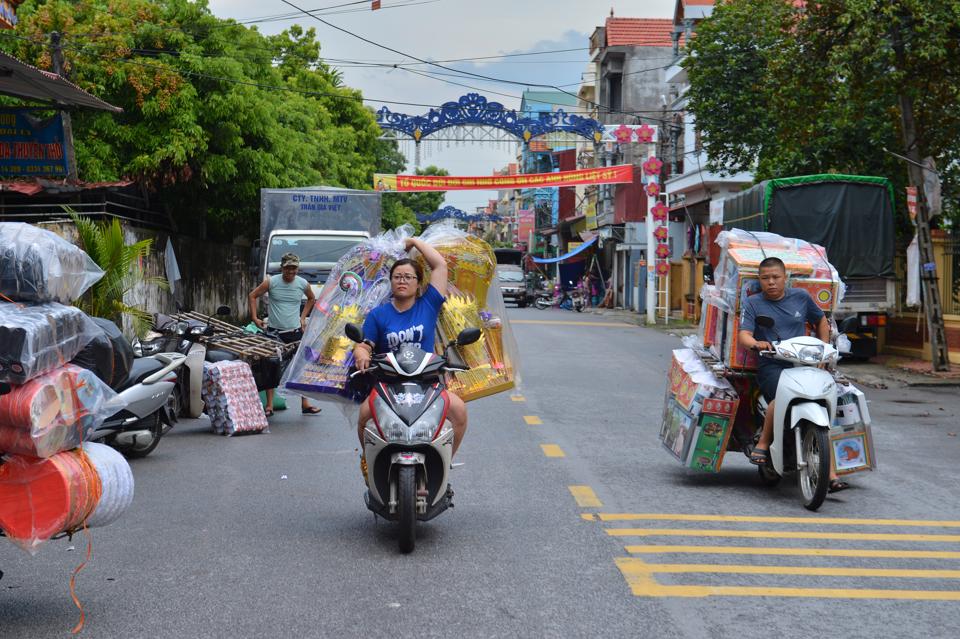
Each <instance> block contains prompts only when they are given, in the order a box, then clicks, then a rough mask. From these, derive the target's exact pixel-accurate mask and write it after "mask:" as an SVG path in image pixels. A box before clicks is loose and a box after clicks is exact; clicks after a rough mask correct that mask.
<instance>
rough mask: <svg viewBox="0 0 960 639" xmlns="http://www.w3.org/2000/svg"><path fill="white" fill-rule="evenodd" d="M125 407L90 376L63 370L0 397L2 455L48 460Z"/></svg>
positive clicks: (67, 368)
mask: <svg viewBox="0 0 960 639" xmlns="http://www.w3.org/2000/svg"><path fill="white" fill-rule="evenodd" d="M125 406H126V403H125V402H124V401H123V400H122V399H121V398H120V396H119V395H117V394H116V393H115V392H114V391H113V389H111V388H110V387H109V386H107V385H106V384H104V383H103V382H102V381H100V379H99V378H97V376H96V375H94V374H93V373H92V372H90V371H88V370H85V369H82V368H80V367H78V366H74V365H72V364H67V365H66V366H63V367H61V368H58V369H56V370H54V371H51V372H49V373H45V374H43V375H41V376H39V377H35V378H34V379H32V380H30V381H29V382H27V383H26V384H23V385H22V386H14V387H13V388H12V390H11V392H10V393H8V394H6V395H0V453H16V454H20V455H30V456H34V457H50V456H52V455H55V454H56V453H59V452H60V451H63V450H68V449H71V448H76V447H77V446H79V445H80V443H81V442H83V441H84V440H85V439H87V437H89V436H90V434H91V433H92V432H93V431H94V430H95V429H96V428H97V427H98V426H99V425H100V424H102V423H103V420H105V419H106V418H108V417H110V416H111V415H114V414H116V413H117V412H119V411H120V410H122V409H123V408H124V407H125Z"/></svg>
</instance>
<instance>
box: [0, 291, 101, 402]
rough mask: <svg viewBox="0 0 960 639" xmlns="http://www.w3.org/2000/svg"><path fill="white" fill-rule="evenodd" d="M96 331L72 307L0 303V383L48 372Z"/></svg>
mask: <svg viewBox="0 0 960 639" xmlns="http://www.w3.org/2000/svg"><path fill="white" fill-rule="evenodd" d="M100 332H101V331H100V329H99V328H98V327H97V325H96V324H95V323H94V322H93V320H91V319H90V318H89V317H87V315H86V314H84V313H83V311H81V310H80V309H78V308H75V307H73V306H64V305H62V304H58V303H56V302H48V303H46V304H35V305H23V304H11V303H7V302H0V381H5V382H9V383H11V384H23V383H25V382H27V381H28V380H30V379H33V378H34V377H37V376H38V375H42V374H44V373H46V372H49V371H52V370H53V369H55V368H57V367H59V366H61V365H63V364H65V363H66V362H69V361H70V360H72V359H73V358H74V357H76V356H77V354H78V353H79V352H80V350H81V349H82V348H83V347H84V346H86V345H87V343H88V342H89V341H90V340H92V339H93V338H94V337H96V336H97V335H98V334H100Z"/></svg>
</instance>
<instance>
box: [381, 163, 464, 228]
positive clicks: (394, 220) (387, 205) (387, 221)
mask: <svg viewBox="0 0 960 639" xmlns="http://www.w3.org/2000/svg"><path fill="white" fill-rule="evenodd" d="M400 158H401V160H402V158H403V156H402V155H401V156H400ZM403 168H404V167H402V166H401V168H400V169H399V171H402V170H403ZM399 171H393V170H391V171H390V172H391V173H395V172H399ZM416 175H450V173H448V172H447V170H446V169H441V168H438V167H436V166H433V165H430V166H428V167H427V168H425V169H417V171H416ZM445 197H446V192H445V191H424V192H420V193H386V194H384V196H383V227H384V228H396V227H398V226H401V225H402V224H411V225H412V226H413V227H414V228H415V229H417V230H419V229H420V224H419V223H418V222H417V214H418V213H419V214H424V213H433V212H434V211H436V210H437V209H439V208H440V206H441V205H442V204H443V200H444V198H445Z"/></svg>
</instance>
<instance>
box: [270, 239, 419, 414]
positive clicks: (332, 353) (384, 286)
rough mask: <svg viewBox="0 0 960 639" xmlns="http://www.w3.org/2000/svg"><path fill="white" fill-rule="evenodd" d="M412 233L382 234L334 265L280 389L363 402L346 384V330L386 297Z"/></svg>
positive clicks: (349, 356) (349, 346)
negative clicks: (392, 270) (393, 274)
mask: <svg viewBox="0 0 960 639" xmlns="http://www.w3.org/2000/svg"><path fill="white" fill-rule="evenodd" d="M412 231H413V229H412V228H411V227H409V226H403V227H401V228H399V229H395V230H392V231H387V232H386V233H382V234H380V235H378V236H376V237H373V238H370V239H369V240H366V241H363V242H361V243H360V244H358V245H357V246H355V247H354V248H352V249H350V250H349V251H348V252H347V253H346V254H345V255H344V256H343V257H342V258H341V259H340V261H339V262H337V264H336V266H334V268H333V270H332V271H331V272H330V277H329V278H327V282H326V283H325V284H324V286H323V289H321V291H320V295H319V296H318V297H317V301H316V303H315V305H314V308H313V312H312V313H311V314H310V321H309V323H308V324H307V330H306V331H305V332H304V335H303V339H302V340H301V341H300V348H299V349H298V350H297V352H296V354H295V355H294V357H293V361H291V363H290V365H289V366H288V367H287V370H286V372H285V373H284V376H283V380H282V381H281V382H280V386H281V388H284V389H286V390H290V391H293V392H295V393H297V394H300V395H307V396H310V397H315V398H319V399H336V398H341V399H344V400H350V401H354V402H359V401H360V400H362V399H363V397H362V396H361V393H360V392H359V391H358V390H356V389H355V386H354V385H353V384H351V383H350V380H349V379H348V375H349V371H350V367H351V366H352V365H353V342H352V341H351V340H350V338H348V337H347V336H346V334H345V333H344V328H345V327H346V325H347V324H350V323H352V324H357V325H362V324H363V320H364V318H365V317H366V316H367V313H369V312H370V311H371V310H373V309H374V308H376V307H377V306H379V305H380V304H382V303H383V302H385V301H387V300H388V299H389V298H390V268H391V267H392V266H393V264H394V262H396V261H397V260H398V259H400V258H403V257H406V256H407V253H406V251H405V250H404V240H406V238H408V237H410V236H411V233H412Z"/></svg>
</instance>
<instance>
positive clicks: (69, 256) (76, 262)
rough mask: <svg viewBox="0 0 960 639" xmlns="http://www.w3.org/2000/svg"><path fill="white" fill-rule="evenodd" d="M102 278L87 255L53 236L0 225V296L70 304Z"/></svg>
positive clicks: (12, 224) (10, 224)
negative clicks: (0, 294)
mask: <svg viewBox="0 0 960 639" xmlns="http://www.w3.org/2000/svg"><path fill="white" fill-rule="evenodd" d="M101 277H103V271H102V270H101V269H100V267H99V266H97V265H96V263H94V261H93V260H92V259H90V256H89V255H87V254H86V253H85V252H84V251H83V250H82V249H80V248H79V247H77V246H74V245H73V244H71V243H70V242H68V241H67V240H65V239H63V238H62V237H60V236H59V235H57V234H56V233H53V232H51V231H48V230H46V229H41V228H38V227H36V226H33V225H31V224H24V223H21V222H0V293H2V294H3V295H5V296H7V297H8V298H10V299H12V300H16V301H22V302H63V303H64V304H69V303H70V302H72V301H73V300H75V299H77V298H78V297H80V296H81V295H83V293H84V291H86V290H87V289H88V288H90V287H91V286H93V284H95V283H96V282H97V281H98V280H99V279H100V278H101Z"/></svg>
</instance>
